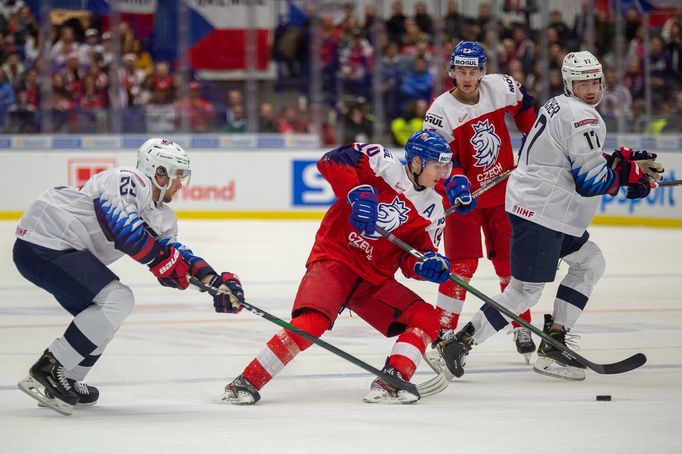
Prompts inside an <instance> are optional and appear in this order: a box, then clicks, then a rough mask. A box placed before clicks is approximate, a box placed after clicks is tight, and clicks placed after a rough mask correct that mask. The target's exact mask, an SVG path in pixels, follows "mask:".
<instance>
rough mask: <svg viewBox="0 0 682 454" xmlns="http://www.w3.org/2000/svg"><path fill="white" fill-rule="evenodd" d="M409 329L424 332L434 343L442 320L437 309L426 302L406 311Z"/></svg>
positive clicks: (420, 302)
mask: <svg viewBox="0 0 682 454" xmlns="http://www.w3.org/2000/svg"><path fill="white" fill-rule="evenodd" d="M404 316H405V317H406V318H407V326H408V329H409V328H418V329H420V330H422V331H423V332H424V333H425V334H426V335H427V336H428V337H429V339H430V341H433V340H434V339H435V338H436V337H438V333H439V331H440V319H439V315H438V311H437V309H436V308H435V307H433V306H431V305H430V304H427V303H426V302H424V301H417V302H416V303H414V304H412V305H410V307H409V308H407V310H406V311H405V314H404Z"/></svg>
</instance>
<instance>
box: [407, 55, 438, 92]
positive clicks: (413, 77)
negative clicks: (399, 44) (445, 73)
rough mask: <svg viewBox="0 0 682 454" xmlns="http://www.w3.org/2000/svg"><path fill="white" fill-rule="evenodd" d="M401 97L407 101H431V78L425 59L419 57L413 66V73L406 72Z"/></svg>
mask: <svg viewBox="0 0 682 454" xmlns="http://www.w3.org/2000/svg"><path fill="white" fill-rule="evenodd" d="M401 89H402V92H403V96H405V97H406V98H407V100H410V99H413V100H419V99H421V100H423V101H426V102H429V101H430V100H431V91H432V90H433V76H432V75H431V73H430V72H429V64H428V62H427V61H426V59H425V58H423V57H420V58H418V59H417V61H416V62H415V65H414V71H411V72H407V74H406V75H405V79H404V80H403V85H402V87H401Z"/></svg>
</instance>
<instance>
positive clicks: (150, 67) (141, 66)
mask: <svg viewBox="0 0 682 454" xmlns="http://www.w3.org/2000/svg"><path fill="white" fill-rule="evenodd" d="M132 53H133V54H135V56H136V57H137V59H136V60H135V69H137V70H138V71H142V74H144V76H145V77H149V76H150V75H151V74H152V72H154V61H153V60H152V56H151V55H150V54H149V52H147V51H146V50H145V49H144V44H142V40H141V39H139V38H135V39H134V40H133V50H132Z"/></svg>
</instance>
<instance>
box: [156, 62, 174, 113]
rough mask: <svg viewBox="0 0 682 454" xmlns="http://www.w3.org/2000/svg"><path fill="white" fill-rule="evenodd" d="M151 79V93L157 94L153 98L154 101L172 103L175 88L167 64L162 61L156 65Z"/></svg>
mask: <svg viewBox="0 0 682 454" xmlns="http://www.w3.org/2000/svg"><path fill="white" fill-rule="evenodd" d="M151 77H152V87H153V92H154V93H158V95H157V96H154V100H155V101H156V102H162V101H163V102H165V103H172V102H173V101H174V100H175V87H174V82H173V77H172V76H171V75H170V69H169V67H168V63H166V62H163V61H161V62H158V63H156V65H155V66H154V73H153V74H152V76H151Z"/></svg>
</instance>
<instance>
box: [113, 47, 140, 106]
mask: <svg viewBox="0 0 682 454" xmlns="http://www.w3.org/2000/svg"><path fill="white" fill-rule="evenodd" d="M136 61H137V56H136V55H135V54H134V53H127V54H125V55H124V56H123V58H122V59H121V63H122V68H121V74H120V76H119V80H120V81H121V89H122V90H123V92H124V99H125V100H126V101H125V105H126V106H128V107H131V106H139V105H141V104H144V102H143V100H142V84H143V82H144V79H145V77H144V72H142V70H139V69H137V68H136V67H135V62H136Z"/></svg>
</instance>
